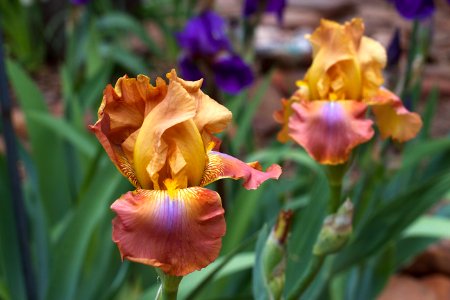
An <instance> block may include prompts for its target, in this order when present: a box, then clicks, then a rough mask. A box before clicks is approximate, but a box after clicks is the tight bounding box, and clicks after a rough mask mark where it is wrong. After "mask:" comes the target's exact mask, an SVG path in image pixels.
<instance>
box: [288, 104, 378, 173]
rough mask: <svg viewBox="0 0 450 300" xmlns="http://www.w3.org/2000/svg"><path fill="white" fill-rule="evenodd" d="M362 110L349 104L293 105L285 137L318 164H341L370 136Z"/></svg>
mask: <svg viewBox="0 0 450 300" xmlns="http://www.w3.org/2000/svg"><path fill="white" fill-rule="evenodd" d="M366 108H367V106H366V105H365V104H364V103H361V102H357V101H350V100H344V101H312V102H300V103H294V104H293V105H292V109H293V111H294V112H293V114H292V116H291V117H290V119H289V135H290V136H291V138H292V139H293V140H295V141H296V142H297V143H298V144H300V145H301V146H303V147H304V148H305V150H306V151H307V152H308V153H309V155H311V156H312V157H313V158H314V159H315V160H317V161H318V162H319V163H321V164H330V165H335V164H341V163H344V162H345V161H346V160H347V159H348V158H349V155H350V153H351V151H352V149H353V148H354V147H356V146H357V145H359V144H361V143H364V142H367V141H368V140H370V139H371V138H372V136H373V133H374V132H373V129H372V121H371V120H369V119H366V118H365V112H366Z"/></svg>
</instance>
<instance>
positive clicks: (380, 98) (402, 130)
mask: <svg viewBox="0 0 450 300" xmlns="http://www.w3.org/2000/svg"><path fill="white" fill-rule="evenodd" d="M367 103H368V104H369V105H371V106H372V110H373V113H374V115H375V122H376V124H377V126H378V128H379V129H380V133H381V137H382V138H388V137H391V138H392V139H394V140H396V141H399V142H404V141H407V140H410V139H412V138H414V137H415V136H416V135H417V133H418V132H419V131H420V129H421V128H422V119H421V118H420V116H419V115H418V114H417V113H414V112H410V111H408V110H407V109H406V108H405V107H404V106H403V104H402V101H401V100H400V98H399V97H397V95H395V94H394V93H392V92H390V91H389V90H387V89H380V90H379V91H378V93H377V94H376V95H375V96H374V97H372V98H371V99H369V100H368V101H367Z"/></svg>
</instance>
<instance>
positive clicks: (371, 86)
mask: <svg viewBox="0 0 450 300" xmlns="http://www.w3.org/2000/svg"><path fill="white" fill-rule="evenodd" d="M358 58H359V62H360V64H361V72H362V74H361V75H362V76H361V78H362V98H363V99H365V98H368V97H371V96H373V95H374V94H376V93H377V91H378V89H379V88H380V86H381V85H382V84H383V82H384V78H383V72H382V70H383V68H384V67H385V66H386V61H387V55H386V50H385V49H384V48H383V46H382V45H381V44H380V43H379V42H377V41H375V40H373V39H371V38H368V37H365V36H364V37H362V39H361V44H360V46H359V50H358Z"/></svg>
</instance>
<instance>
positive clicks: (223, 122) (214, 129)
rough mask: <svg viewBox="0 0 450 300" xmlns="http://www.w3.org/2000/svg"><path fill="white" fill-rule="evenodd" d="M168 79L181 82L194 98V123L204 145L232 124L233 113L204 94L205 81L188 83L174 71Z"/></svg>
mask: <svg viewBox="0 0 450 300" xmlns="http://www.w3.org/2000/svg"><path fill="white" fill-rule="evenodd" d="M168 77H169V78H170V79H171V80H174V81H177V82H179V83H180V84H181V85H182V86H183V87H184V88H185V89H186V91H187V92H188V93H189V94H190V95H191V96H192V97H194V99H195V101H196V103H197V109H196V113H195V117H194V122H195V125H196V126H197V128H198V130H199V131H200V134H201V135H202V137H203V142H204V144H205V145H208V144H209V143H210V142H211V140H212V139H213V137H212V134H214V133H219V132H222V131H223V130H224V129H225V128H226V127H227V126H228V124H229V123H230V122H231V118H232V114H231V111H229V110H228V109H227V108H226V107H225V106H223V105H221V104H220V103H218V102H216V101H215V100H213V99H212V98H211V97H209V96H208V95H206V94H205V93H203V92H202V90H201V89H200V87H201V85H202V82H203V79H201V80H197V81H186V80H183V79H181V78H179V77H178V76H177V74H176V72H175V71H174V70H172V72H171V73H169V74H168Z"/></svg>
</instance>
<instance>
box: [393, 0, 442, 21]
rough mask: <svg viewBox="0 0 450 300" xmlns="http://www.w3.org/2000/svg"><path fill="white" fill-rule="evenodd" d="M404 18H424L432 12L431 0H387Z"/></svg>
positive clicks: (432, 4)
mask: <svg viewBox="0 0 450 300" xmlns="http://www.w3.org/2000/svg"><path fill="white" fill-rule="evenodd" d="M389 1H390V2H392V3H394V5H395V8H397V11H398V12H399V14H400V15H401V16H402V17H404V18H406V19H424V18H427V17H429V16H431V15H432V14H433V12H434V3H433V0H389Z"/></svg>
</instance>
